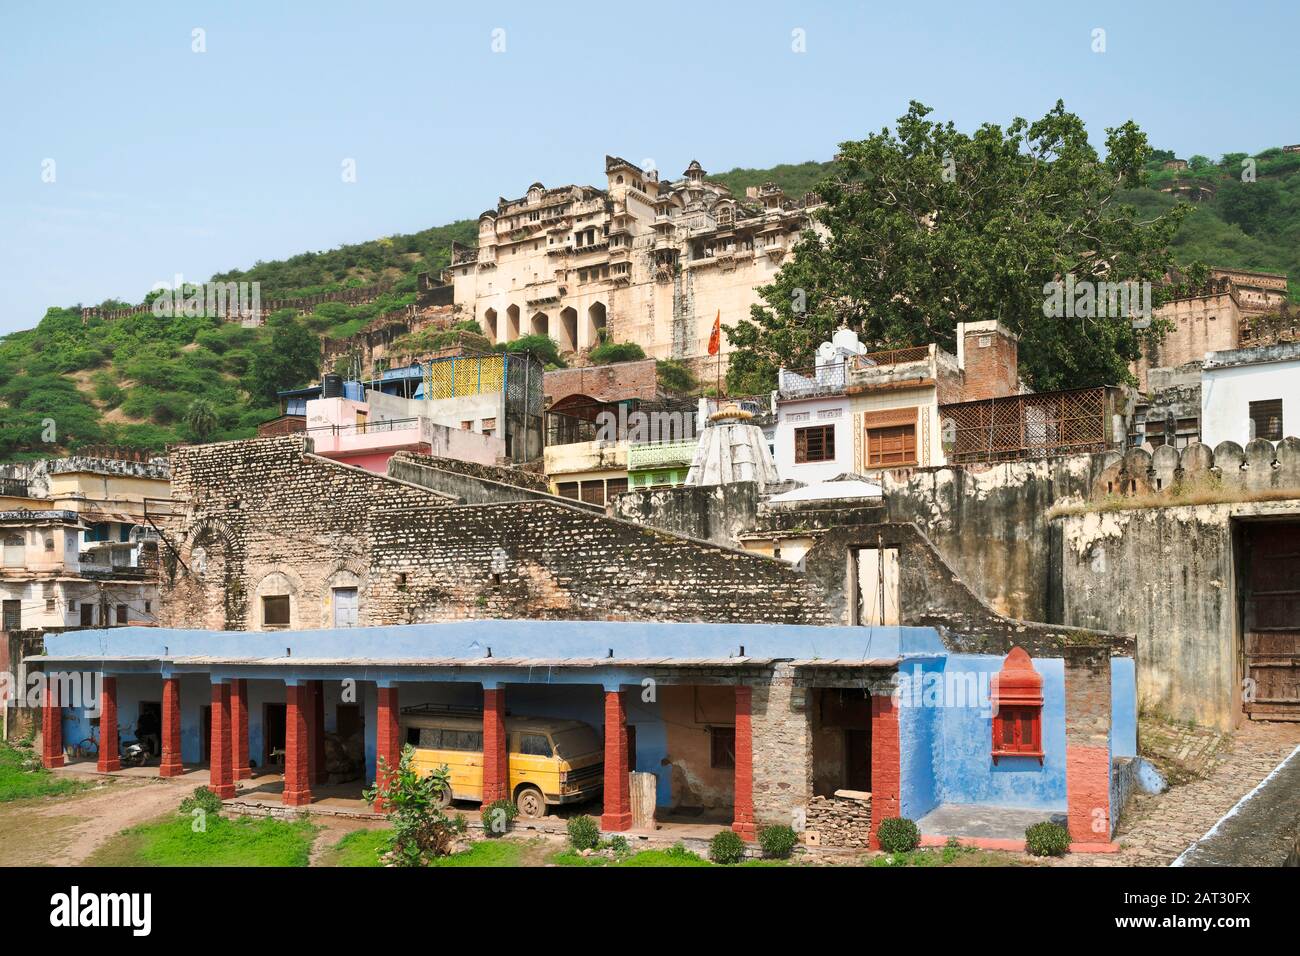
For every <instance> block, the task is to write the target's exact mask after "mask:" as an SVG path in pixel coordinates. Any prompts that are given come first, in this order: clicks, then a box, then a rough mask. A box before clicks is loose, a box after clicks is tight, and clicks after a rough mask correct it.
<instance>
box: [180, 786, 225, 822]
mask: <svg viewBox="0 0 1300 956" xmlns="http://www.w3.org/2000/svg"><path fill="white" fill-rule="evenodd" d="M195 810H202V811H203V812H204V813H206V814H207V815H208V816H216V815H217V814H219V813H220V812H221V798H220V797H219V796H217V795H216V794H215V793H213V792H212V791H211V790H209V789H208V788H207V787H196V788H195V789H194V792H193V793H192V794H190V795H189V796H188V797H186V798H185V799H184V800H182V801H181V805H180V812H181V813H193V812H194V811H195Z"/></svg>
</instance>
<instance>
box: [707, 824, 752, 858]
mask: <svg viewBox="0 0 1300 956" xmlns="http://www.w3.org/2000/svg"><path fill="white" fill-rule="evenodd" d="M744 858H745V841H744V840H742V839H741V838H740V834H739V833H737V832H736V831H735V830H719V831H718V832H717V833H715V834H714V835H713V839H712V840H710V841H709V859H710V860H712V861H713V862H714V863H720V864H722V865H723V866H727V865H729V864H732V863H739V862H740V861H741V860H743V859H744Z"/></svg>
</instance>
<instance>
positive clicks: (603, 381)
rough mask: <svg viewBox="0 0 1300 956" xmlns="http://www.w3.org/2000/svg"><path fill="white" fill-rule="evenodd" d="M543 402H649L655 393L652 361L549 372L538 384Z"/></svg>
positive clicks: (645, 360)
mask: <svg viewBox="0 0 1300 956" xmlns="http://www.w3.org/2000/svg"><path fill="white" fill-rule="evenodd" d="M542 383H543V388H544V389H545V392H546V398H547V399H549V400H550V401H552V402H558V401H561V400H562V399H565V398H568V397H569V396H570V395H586V396H587V397H589V398H593V399H595V400H596V401H598V402H618V401H626V400H627V399H629V398H640V399H644V400H652V399H654V398H655V397H656V396H657V395H658V393H659V378H658V373H657V371H656V364H655V360H654V359H644V360H642V361H637V362H615V363H614V364H612V365H585V366H578V367H576V368H561V369H552V370H550V371H548V372H547V373H546V376H545V378H544V379H543V380H542Z"/></svg>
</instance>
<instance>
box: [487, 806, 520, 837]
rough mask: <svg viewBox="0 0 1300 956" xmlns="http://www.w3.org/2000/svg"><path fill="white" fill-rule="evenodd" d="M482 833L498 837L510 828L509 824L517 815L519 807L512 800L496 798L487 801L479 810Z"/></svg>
mask: <svg viewBox="0 0 1300 956" xmlns="http://www.w3.org/2000/svg"><path fill="white" fill-rule="evenodd" d="M480 815H481V817H482V819H483V835H484V836H489V837H498V836H501V835H502V834H504V833H505V832H506V831H507V830H509V829H510V824H512V823H513V822H514V820H515V817H517V816H519V808H518V807H517V806H515V802H514V801H513V800H497V801H495V802H494V803H489V804H488V805H487V806H485V807H484V808H483V810H482V812H481V814H480Z"/></svg>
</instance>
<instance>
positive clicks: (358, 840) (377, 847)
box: [321, 829, 527, 867]
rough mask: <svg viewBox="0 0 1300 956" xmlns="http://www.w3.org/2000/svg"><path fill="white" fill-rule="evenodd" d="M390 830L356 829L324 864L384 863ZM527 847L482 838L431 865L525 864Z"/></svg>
mask: <svg viewBox="0 0 1300 956" xmlns="http://www.w3.org/2000/svg"><path fill="white" fill-rule="evenodd" d="M389 832H390V831H389V830H387V829H383V830H354V831H352V832H351V833H349V834H347V835H346V836H344V837H343V839H341V840H339V842H338V843H335V844H334V845H333V846H332V847H330V848H329V850H328V851H326V853H325V855H324V856H322V857H321V865H322V866H382V865H383V864H382V863H380V862H379V854H380V853H381V852H383V849H384V841H385V840H387V839H388V834H389ZM526 850H527V847H526V846H525V845H524V844H522V843H519V842H516V841H513V840H479V841H478V842H477V843H475V844H474V845H473V846H471V847H470V848H469V849H468V850H463V851H461V852H460V853H453V854H451V855H450V856H444V857H441V858H439V859H438V860H435V861H434V862H433V863H432V864H430V865H431V866H483V867H492V866H523V865H524V863H523V858H524V853H525V851H526Z"/></svg>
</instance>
